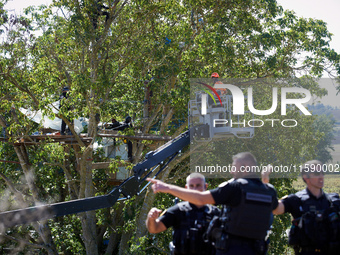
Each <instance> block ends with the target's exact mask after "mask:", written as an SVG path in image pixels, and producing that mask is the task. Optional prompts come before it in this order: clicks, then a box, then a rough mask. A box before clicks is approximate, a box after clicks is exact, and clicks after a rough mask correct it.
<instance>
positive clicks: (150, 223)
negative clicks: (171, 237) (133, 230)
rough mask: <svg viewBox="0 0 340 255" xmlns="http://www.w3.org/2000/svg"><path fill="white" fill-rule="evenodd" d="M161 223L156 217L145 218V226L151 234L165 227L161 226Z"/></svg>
mask: <svg viewBox="0 0 340 255" xmlns="http://www.w3.org/2000/svg"><path fill="white" fill-rule="evenodd" d="M161 224H162V225H163V226H164V224H163V223H161V222H160V221H159V220H158V219H152V218H147V219H146V228H147V229H148V230H149V232H150V233H151V234H158V233H160V232H162V231H164V230H165V229H166V228H165V229H163V228H162V225H161Z"/></svg>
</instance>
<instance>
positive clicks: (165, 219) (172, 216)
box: [159, 205, 180, 228]
mask: <svg viewBox="0 0 340 255" xmlns="http://www.w3.org/2000/svg"><path fill="white" fill-rule="evenodd" d="M179 213H180V211H179V207H178V205H174V206H172V207H170V208H169V209H167V211H166V212H165V213H164V214H163V215H162V216H161V217H159V220H160V221H161V222H162V223H163V224H164V225H165V226H166V228H170V227H176V226H177V224H179V223H180V222H179V220H177V218H178V217H179Z"/></svg>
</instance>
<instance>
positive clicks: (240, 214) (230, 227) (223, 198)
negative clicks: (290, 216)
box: [149, 152, 278, 255]
mask: <svg viewBox="0 0 340 255" xmlns="http://www.w3.org/2000/svg"><path fill="white" fill-rule="evenodd" d="M256 165H257V162H256V159H255V157H254V156H253V155H252V154H251V153H250V152H242V153H239V154H237V155H235V156H234V157H233V163H232V175H233V177H234V179H232V180H230V181H228V182H226V183H222V184H221V185H220V186H219V187H218V188H216V189H213V190H208V191H203V192H198V191H196V190H188V189H183V188H180V187H178V186H175V185H170V184H166V183H164V182H161V181H159V180H151V179H149V180H150V181H151V182H153V185H152V189H153V191H154V192H155V193H157V192H163V193H169V194H172V195H174V196H177V197H179V198H181V199H183V200H187V201H189V202H191V203H195V204H197V205H204V204H217V205H219V204H221V205H224V206H225V207H224V213H223V214H222V215H220V217H219V219H218V222H219V224H217V225H216V229H214V230H213V231H212V236H213V238H214V239H215V247H216V254H220V255H221V254H223V255H225V254H249V255H253V254H254V255H257V254H265V253H266V249H265V245H266V242H265V237H266V235H267V231H268V230H269V228H270V224H271V218H272V210H273V209H275V208H276V207H277V205H278V201H277V197H276V191H275V189H274V187H273V186H272V185H270V184H263V183H262V181H261V180H260V178H259V177H258V176H257V175H256V174H254V172H255V171H254V170H255V169H256V168H255V166H256Z"/></svg>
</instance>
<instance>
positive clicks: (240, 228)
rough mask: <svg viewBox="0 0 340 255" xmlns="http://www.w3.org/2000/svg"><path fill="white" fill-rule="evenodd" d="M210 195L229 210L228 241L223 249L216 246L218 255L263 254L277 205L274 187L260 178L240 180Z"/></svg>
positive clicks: (217, 189) (231, 181) (233, 181)
mask: <svg viewBox="0 0 340 255" xmlns="http://www.w3.org/2000/svg"><path fill="white" fill-rule="evenodd" d="M210 192H211V194H212V196H213V198H214V200H215V203H216V204H217V205H219V204H221V205H226V206H227V207H226V208H227V215H226V218H227V219H226V222H225V225H226V226H225V228H224V231H225V233H226V235H227V236H228V238H227V240H228V241H227V242H226V245H221V248H218V245H217V243H216V247H217V252H216V254H249V255H252V254H254V255H255V254H260V253H262V254H264V253H265V245H266V244H265V241H264V240H265V236H266V234H267V231H268V230H269V228H270V225H271V220H272V210H274V209H275V208H276V207H277V205H278V200H277V195H276V191H275V189H274V187H273V186H272V185H270V184H263V183H262V181H261V180H260V179H259V178H249V179H241V178H240V179H237V180H230V181H229V182H227V183H226V184H225V185H223V186H221V187H218V188H216V189H214V190H211V191H210ZM217 239H218V238H217ZM217 241H218V240H217Z"/></svg>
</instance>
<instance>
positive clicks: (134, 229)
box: [0, 0, 340, 255]
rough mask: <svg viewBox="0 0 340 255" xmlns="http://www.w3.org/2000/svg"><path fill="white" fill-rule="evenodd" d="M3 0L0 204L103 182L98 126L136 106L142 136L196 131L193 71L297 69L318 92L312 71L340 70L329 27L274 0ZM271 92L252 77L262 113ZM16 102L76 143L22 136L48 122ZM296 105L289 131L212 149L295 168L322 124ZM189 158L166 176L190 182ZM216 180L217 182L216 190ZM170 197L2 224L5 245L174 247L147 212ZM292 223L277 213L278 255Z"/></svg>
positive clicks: (280, 185)
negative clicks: (151, 230)
mask: <svg viewBox="0 0 340 255" xmlns="http://www.w3.org/2000/svg"><path fill="white" fill-rule="evenodd" d="M4 4H5V2H4V1H1V4H0V33H1V36H2V40H1V43H0V48H1V51H0V52H1V53H0V83H1V86H0V98H1V104H0V125H1V127H2V128H3V133H4V136H3V137H4V138H5V139H6V142H2V143H1V144H0V155H1V159H3V160H4V161H6V163H0V164H1V179H0V185H1V186H0V187H1V188H0V193H1V196H2V200H3V201H6V202H4V203H3V205H2V208H1V209H2V210H3V211H6V210H11V209H15V208H25V207H27V206H31V205H38V204H42V203H51V202H62V201H67V200H71V199H79V198H85V197H92V196H96V195H101V194H105V193H107V192H109V191H110V190H111V189H112V186H110V185H108V184H107V182H106V181H105V180H106V179H107V178H108V176H107V174H106V173H105V172H103V171H102V170H94V169H92V162H93V161H98V162H100V161H104V160H105V158H104V157H103V155H102V154H101V153H100V151H96V150H93V146H94V143H95V142H98V141H99V142H100V138H98V128H97V127H98V122H100V121H102V122H108V121H109V120H111V118H112V116H115V117H116V118H117V119H120V120H122V119H124V118H125V117H126V116H127V115H130V116H132V117H133V120H134V126H135V129H134V132H137V131H139V132H141V133H143V134H151V133H157V134H161V135H171V136H175V135H177V134H179V133H181V132H183V131H184V130H186V129H187V128H188V126H187V120H188V116H187V105H188V101H189V94H190V80H189V79H190V78H207V77H209V76H210V74H211V73H212V72H218V73H219V74H220V76H221V77H223V78H224V79H234V78H238V79H253V80H254V79H259V78H267V79H273V80H276V81H278V80H282V79H288V78H289V80H290V81H291V84H292V85H293V86H297V87H302V88H306V89H308V90H309V91H310V92H311V93H312V94H313V95H318V96H322V95H325V93H326V92H325V90H324V89H321V88H320V87H319V86H318V83H317V79H318V78H320V77H321V75H322V74H323V73H324V72H327V73H328V74H329V75H330V76H331V77H335V78H336V77H338V75H339V73H340V65H339V55H338V53H337V52H335V51H334V50H333V49H331V48H330V46H329V42H330V40H331V34H330V33H329V32H328V30H327V27H326V23H325V22H323V21H321V20H316V19H306V18H300V17H297V16H296V15H295V14H294V13H293V12H291V11H286V10H283V8H282V7H281V6H279V5H278V4H277V3H276V1H275V0H260V1H258V0H247V1H244V0H233V1H227V2H226V1H216V0H215V1H210V0H204V1H193V0H185V1H175V0H167V1H165V0H164V1H143V0H138V1H127V0H115V1H113V0H99V1H98V0H76V1H74V0H72V1H70V0H54V1H53V4H52V5H51V6H39V7H29V8H27V9H26V10H25V13H24V15H22V16H16V15H12V14H10V13H9V12H7V11H6V10H5V9H4ZM301 76H302V77H303V78H297V77H301ZM276 84H277V83H276ZM63 87H69V88H70V92H69V97H68V98H67V100H64V102H63V107H61V108H60V109H54V107H55V106H53V105H52V103H54V102H55V101H58V100H59V96H60V93H61V91H62V88H63ZM271 89H272V87H270V86H264V85H262V86H258V87H257V89H256V91H255V92H254V93H255V94H254V98H256V101H255V102H254V104H256V107H257V108H258V109H268V108H269V107H270V105H271V98H270V96H269V97H268V95H270V94H271ZM21 108H25V109H28V108H30V109H32V110H35V111H38V110H40V111H41V112H42V114H43V115H44V116H49V118H51V119H53V118H54V117H58V118H61V119H63V120H64V121H65V122H66V123H67V124H69V125H70V126H71V131H72V132H73V135H74V136H75V138H76V139H77V145H72V146H69V147H67V146H63V145H61V144H58V143H50V142H49V141H48V140H47V141H46V142H42V143H40V144H35V145H25V144H20V145H18V144H17V143H16V142H17V141H18V140H20V139H21V138H27V137H29V136H30V135H31V134H32V133H34V132H36V131H37V130H39V128H40V126H39V125H38V124H36V123H33V122H32V121H30V120H29V119H28V118H27V117H26V116H24V115H23V114H21V112H20V109H21ZM69 109H71V110H69ZM55 110H59V112H58V113H55ZM279 114H280V113H279V111H278V112H275V113H273V115H272V116H270V117H271V118H279V117H278V116H279ZM289 114H290V116H293V117H295V118H296V119H299V125H298V126H297V127H296V128H294V129H287V128H286V129H285V128H283V127H280V128H276V129H273V128H271V127H264V128H258V129H256V134H255V136H254V138H252V139H249V140H242V141H241V140H240V139H228V140H227V141H224V142H223V143H222V144H214V146H215V147H218V146H221V150H226V148H227V150H226V154H225V155H224V156H225V157H226V158H228V160H231V155H233V154H235V153H237V152H240V151H245V150H247V151H252V152H254V154H255V155H256V157H257V158H258V161H259V162H261V163H272V162H275V163H276V164H300V163H302V161H303V160H305V159H307V158H308V159H310V158H313V157H316V155H317V154H316V151H315V146H316V145H317V144H318V141H319V140H320V139H321V138H322V135H321V134H320V132H324V131H322V130H320V132H316V131H315V128H314V126H313V123H316V124H315V125H320V124H318V122H315V121H316V117H315V116H311V117H310V118H309V117H308V118H304V117H303V116H301V114H300V112H299V111H297V110H296V109H291V110H290V111H289ZM98 116H100V120H99V119H98ZM79 117H84V118H87V119H88V126H87V130H86V132H87V135H88V136H89V137H91V138H92V142H90V143H89V144H87V143H84V141H83V140H82V139H81V136H80V134H79V133H76V132H75V130H74V127H73V125H72V123H71V122H70V120H71V119H77V118H79ZM318 121H323V120H322V119H319V120H318ZM327 123H328V124H329V125H332V123H331V122H327ZM330 129H331V128H330V127H329V128H328V129H327V130H326V132H328V131H329V130H330ZM129 132H132V131H129ZM160 145H161V143H159V142H158V143H156V142H155V143H154V144H153V145H150V144H148V143H146V142H140V143H137V142H135V144H134V146H135V153H134V158H133V163H137V162H139V161H140V160H141V159H142V158H143V157H144V156H145V154H146V153H147V152H148V151H149V150H150V146H154V147H158V146H160ZM319 145H321V147H322V144H321V143H319ZM225 146H227V147H225ZM324 146H326V145H324ZM322 149H323V148H318V151H322ZM189 156H190V150H186V151H185V152H184V153H183V155H182V156H181V157H180V158H178V159H177V160H176V161H174V162H173V163H171V164H170V166H169V167H168V168H167V169H166V170H165V171H164V173H163V174H162V175H161V176H160V178H162V179H163V180H166V181H169V182H177V183H178V184H180V185H181V184H183V181H182V178H183V177H184V176H185V175H187V174H188V164H189V162H190V160H189ZM211 157H213V156H211ZM212 159H213V158H212ZM228 160H227V161H228ZM9 162H12V163H9ZM13 162H15V163H13ZM112 171H117V169H113V170H112ZM220 182H222V181H221V180H220V179H217V180H215V179H214V180H211V186H212V187H214V186H216V185H217V184H218V183H220ZM274 184H275V186H276V188H277V190H278V194H279V196H282V195H285V194H287V193H289V192H291V191H292V186H291V184H292V181H291V180H290V179H277V180H275V181H274ZM171 204H172V198H171V197H169V196H166V195H157V196H155V195H154V194H152V193H151V192H150V191H149V190H147V191H146V192H143V193H142V194H141V195H139V196H138V197H135V198H133V199H130V200H128V201H125V202H121V203H117V204H116V205H115V206H114V207H112V208H109V209H101V210H98V211H90V212H85V213H81V214H79V215H70V216H65V217H63V218H56V219H53V220H48V221H43V222H38V223H34V224H31V225H25V226H19V227H14V228H11V229H7V230H4V231H3V232H2V235H1V239H2V243H1V245H0V247H1V249H17V250H18V251H20V252H22V253H25V252H28V251H33V250H39V252H41V254H45V253H46V254H58V253H61V252H63V253H64V254H79V253H86V254H91V255H95V254H105V253H106V254H112V253H113V252H115V253H119V254H124V253H131V254H133V253H137V251H138V254H143V253H144V254H152V253H154V254H160V253H166V251H167V247H168V245H167V242H168V241H169V239H170V238H171V237H170V233H169V231H168V232H166V233H163V234H159V235H157V236H151V235H150V234H147V231H146V228H145V223H144V221H145V218H146V215H147V212H148V210H149V209H150V208H151V207H152V205H154V206H158V207H160V208H162V209H165V208H167V207H168V206H170V205H171ZM287 224H288V217H287V216H282V217H278V218H276V219H275V223H274V230H273V234H272V236H273V238H272V239H271V240H272V243H273V245H272V251H273V252H276V253H277V254H280V253H282V251H283V249H284V246H285V243H284V242H282V231H283V230H284V229H285V228H286V227H287Z"/></svg>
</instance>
